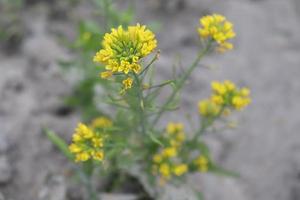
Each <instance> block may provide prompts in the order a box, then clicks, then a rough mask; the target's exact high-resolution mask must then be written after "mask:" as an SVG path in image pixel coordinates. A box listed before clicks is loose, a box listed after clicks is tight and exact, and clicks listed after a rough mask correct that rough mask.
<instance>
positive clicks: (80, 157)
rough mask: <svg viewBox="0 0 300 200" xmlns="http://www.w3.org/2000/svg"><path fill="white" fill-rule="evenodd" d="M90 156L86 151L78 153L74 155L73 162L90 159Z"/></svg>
mask: <svg viewBox="0 0 300 200" xmlns="http://www.w3.org/2000/svg"><path fill="white" fill-rule="evenodd" d="M90 157H91V156H90V154H88V153H87V152H82V153H78V154H76V156H75V162H84V161H87V160H88V159H90Z"/></svg>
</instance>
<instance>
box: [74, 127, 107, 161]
mask: <svg viewBox="0 0 300 200" xmlns="http://www.w3.org/2000/svg"><path fill="white" fill-rule="evenodd" d="M103 142H104V138H103V137H102V136H101V135H100V134H99V133H97V132H94V130H93V129H91V128H89V127H88V126H86V125H85V124H82V123H79V124H78V126H77V128H76V129H75V133H74V134H73V138H72V143H71V144H70V146H69V150H70V152H71V153H73V154H74V155H75V161H76V162H84V161H87V160H89V159H95V160H99V161H102V160H103V158H104V152H103Z"/></svg>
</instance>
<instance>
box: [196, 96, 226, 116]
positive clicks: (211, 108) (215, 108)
mask: <svg viewBox="0 0 300 200" xmlns="http://www.w3.org/2000/svg"><path fill="white" fill-rule="evenodd" d="M198 110H199V113H200V114H201V115H203V116H206V117H215V116H217V115H218V114H219V113H220V111H221V107H220V106H219V105H218V104H216V103H215V102H213V101H210V100H208V99H205V100H202V101H200V102H199V104H198Z"/></svg>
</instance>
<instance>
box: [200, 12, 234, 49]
mask: <svg viewBox="0 0 300 200" xmlns="http://www.w3.org/2000/svg"><path fill="white" fill-rule="evenodd" d="M200 24H201V27H200V28H199V29H198V33H199V35H200V36H201V37H202V38H204V39H211V40H213V41H214V42H216V43H217V44H218V48H217V49H218V50H219V51H221V52H224V51H226V50H230V49H232V48H233V44H231V43H230V42H228V40H229V39H231V38H234V37H235V32H234V31H233V24H232V23H231V22H229V21H228V20H226V18H225V17H224V16H222V15H219V14H213V15H209V16H204V17H202V18H200Z"/></svg>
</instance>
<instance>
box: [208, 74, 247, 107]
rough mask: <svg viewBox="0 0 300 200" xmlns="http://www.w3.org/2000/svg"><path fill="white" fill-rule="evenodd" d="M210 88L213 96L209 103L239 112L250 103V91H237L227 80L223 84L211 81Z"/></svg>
mask: <svg viewBox="0 0 300 200" xmlns="http://www.w3.org/2000/svg"><path fill="white" fill-rule="evenodd" d="M211 87H212V90H213V94H212V96H211V98H210V101H211V102H214V103H215V104H216V105H219V106H221V107H224V108H225V107H232V108H234V109H236V110H241V109H242V108H244V107H246V106H247V105H248V104H249V103H250V102H251V99H250V97H249V95H250V90H249V89H248V88H246V87H244V88H241V89H239V88H238V87H236V85H235V84H234V83H233V82H231V81H229V80H226V81H224V82H223V83H222V82H218V81H213V82H212V83H211Z"/></svg>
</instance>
